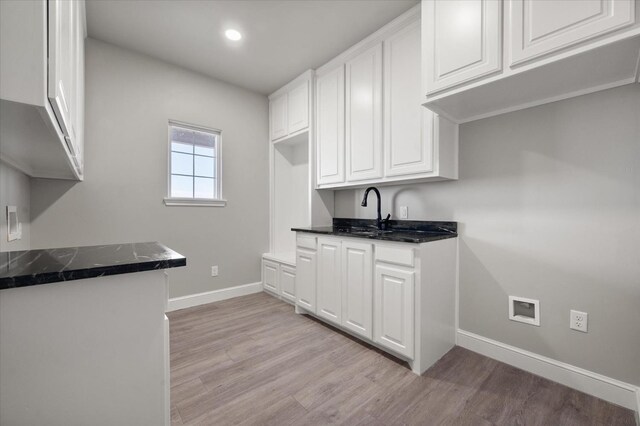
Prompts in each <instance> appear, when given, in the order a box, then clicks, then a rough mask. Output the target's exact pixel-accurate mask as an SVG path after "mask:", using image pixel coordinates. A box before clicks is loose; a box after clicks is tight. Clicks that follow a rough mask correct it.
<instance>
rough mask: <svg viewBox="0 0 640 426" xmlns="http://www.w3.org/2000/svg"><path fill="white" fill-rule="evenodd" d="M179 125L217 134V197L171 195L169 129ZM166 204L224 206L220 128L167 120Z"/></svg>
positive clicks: (215, 177)
mask: <svg viewBox="0 0 640 426" xmlns="http://www.w3.org/2000/svg"><path fill="white" fill-rule="evenodd" d="M172 127H181V128H183V129H187V130H194V131H196V132H205V133H212V134H215V135H216V136H217V138H216V144H217V145H216V149H215V168H216V169H215V173H214V179H215V188H214V190H215V194H216V195H217V198H189V197H187V198H183V197H172V196H171V152H172V151H171V129H172ZM193 155H194V156H195V154H193ZM193 172H194V175H193V176H194V179H195V170H194V171H193ZM164 204H165V205H166V206H194V207H224V206H226V204H227V200H226V199H225V198H224V197H223V195H222V130H220V129H215V128H213V127H205V126H200V125H196V124H191V123H185V122H183V121H177V120H169V122H168V124H167V196H166V197H165V198H164Z"/></svg>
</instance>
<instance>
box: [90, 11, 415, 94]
mask: <svg viewBox="0 0 640 426" xmlns="http://www.w3.org/2000/svg"><path fill="white" fill-rule="evenodd" d="M417 3H418V0H235V1H228V0H225V1H222V0H215V1H202V0H201V1H194V0H182V1H178V0H173V1H166V0H147V1H133V0H129V1H122V0H89V1H87V30H88V32H89V37H92V38H96V39H99V40H103V41H106V42H108V43H111V44H115V45H117V46H121V47H124V48H127V49H131V50H134V51H137V52H140V53H143V54H146V55H149V56H152V57H155V58H158V59H161V60H164V61H166V62H169V63H173V64H177V65H180V66H183V67H185V68H188V69H191V70H193V71H197V72H200V73H202V74H205V75H209V76H211V77H214V78H218V79H220V80H223V81H226V82H229V83H232V84H235V85H238V86H241V87H245V88H247V89H250V90H253V91H256V92H259V93H263V94H269V93H271V92H273V91H275V90H276V89H278V88H279V87H281V86H283V85H284V84H286V83H287V82H288V81H290V80H292V79H293V78H294V77H296V76H297V75H298V74H301V73H302V72H303V71H305V70H307V69H309V68H312V69H314V68H317V67H318V66H320V65H322V64H324V63H325V62H327V61H328V60H330V59H331V58H333V57H334V56H336V55H338V54H339V53H341V52H342V51H344V50H346V49H347V48H348V47H350V46H352V45H353V44H355V43H357V42H358V41H360V40H362V39H363V38H365V37H366V36H367V35H369V34H371V33H373V32H374V31H376V30H377V29H378V28H380V27H382V26H383V25H384V24H386V23H387V22H389V21H391V20H393V19H394V18H395V17H397V16H399V15H400V14H402V13H403V12H404V11H406V10H408V9H409V8H411V7H412V6H414V5H416V4H417ZM228 28H235V29H237V30H239V31H240V32H241V33H242V34H243V38H242V40H241V41H239V42H231V41H229V40H227V39H226V38H225V37H224V31H225V30H227V29H228Z"/></svg>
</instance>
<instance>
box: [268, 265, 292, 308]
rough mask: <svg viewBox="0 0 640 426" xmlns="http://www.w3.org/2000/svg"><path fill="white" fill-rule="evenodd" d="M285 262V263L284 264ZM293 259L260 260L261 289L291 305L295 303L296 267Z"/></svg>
mask: <svg viewBox="0 0 640 426" xmlns="http://www.w3.org/2000/svg"><path fill="white" fill-rule="evenodd" d="M285 262H286V263H285ZM292 262H293V259H289V260H284V259H279V258H275V257H274V258H272V257H269V258H266V255H265V258H263V259H262V288H263V289H264V290H265V291H268V292H270V293H272V294H273V295H275V296H278V297H281V298H282V299H284V300H289V301H291V302H292V303H295V301H296V267H295V266H294V265H292V264H291V263H292Z"/></svg>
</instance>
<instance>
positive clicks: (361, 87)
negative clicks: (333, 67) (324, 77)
mask: <svg viewBox="0 0 640 426" xmlns="http://www.w3.org/2000/svg"><path fill="white" fill-rule="evenodd" d="M345 105H346V106H345V113H346V124H345V142H346V153H347V156H346V166H347V180H348V181H357V180H364V179H375V178H380V177H382V44H381V43H380V44H377V45H376V46H374V47H373V48H371V49H369V50H367V51H365V52H363V53H361V54H360V55H358V56H356V57H355V58H353V59H352V60H350V61H348V62H347V64H346V98H345Z"/></svg>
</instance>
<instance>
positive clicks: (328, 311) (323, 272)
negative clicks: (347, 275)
mask: <svg viewBox="0 0 640 426" xmlns="http://www.w3.org/2000/svg"><path fill="white" fill-rule="evenodd" d="M340 245H341V244H340V240H334V239H324V238H318V286H317V296H318V307H317V312H316V313H317V314H318V316H320V317H322V318H324V319H326V320H328V321H331V322H333V323H335V324H337V325H340V322H341V318H342V315H341V310H342V285H341V274H340V271H341V269H340V263H341V262H340V261H341V259H340V251H341V250H340Z"/></svg>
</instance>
